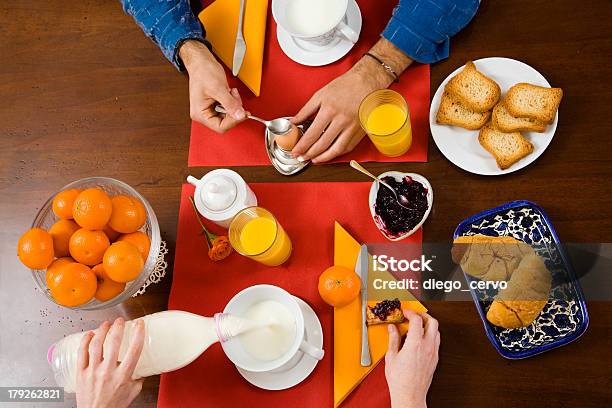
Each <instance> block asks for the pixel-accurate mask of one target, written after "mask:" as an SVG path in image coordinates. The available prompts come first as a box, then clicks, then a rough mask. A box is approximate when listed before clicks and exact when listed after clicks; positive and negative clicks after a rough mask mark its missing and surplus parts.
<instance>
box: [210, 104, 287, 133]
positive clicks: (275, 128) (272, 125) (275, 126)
mask: <svg viewBox="0 0 612 408" xmlns="http://www.w3.org/2000/svg"><path fill="white" fill-rule="evenodd" d="M215 111H216V112H218V113H223V114H224V115H227V112H226V110H225V108H224V107H223V106H221V105H217V106H215ZM247 118H249V119H253V120H256V121H258V122H260V123H263V124H264V125H265V126H266V127H267V128H268V129H269V130H270V132H272V133H274V134H275V135H282V134H285V133H287V132H288V131H289V129H291V122H289V119H285V118H278V119H274V120H263V119H261V118H258V117H257V116H253V115H247Z"/></svg>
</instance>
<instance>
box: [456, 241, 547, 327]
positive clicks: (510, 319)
mask: <svg viewBox="0 0 612 408" xmlns="http://www.w3.org/2000/svg"><path fill="white" fill-rule="evenodd" d="M452 259H453V261H454V262H455V263H458V264H459V265H461V268H462V269H463V271H464V272H465V273H467V274H468V275H471V276H474V277H475V278H479V279H482V280H487V281H506V282H507V287H506V288H505V289H502V290H500V291H499V293H498V294H497V296H496V297H495V300H494V301H493V302H492V303H491V306H490V307H489V310H488V311H487V320H488V321H489V322H491V323H492V324H494V325H496V326H499V327H503V328H506V329H513V328H517V327H525V326H529V325H530V324H531V323H533V321H534V320H535V319H536V318H537V317H538V315H539V314H540V312H541V311H542V309H543V308H544V306H546V303H547V302H548V296H549V293H550V289H551V275H550V272H549V271H548V269H547V268H546V265H545V264H544V261H543V260H542V258H541V257H540V256H538V255H537V254H536V253H535V251H534V250H533V248H531V246H529V245H527V244H526V243H524V242H521V241H518V240H516V239H514V238H512V237H488V236H485V235H474V236H468V237H459V238H457V239H456V240H455V242H454V245H453V249H452Z"/></svg>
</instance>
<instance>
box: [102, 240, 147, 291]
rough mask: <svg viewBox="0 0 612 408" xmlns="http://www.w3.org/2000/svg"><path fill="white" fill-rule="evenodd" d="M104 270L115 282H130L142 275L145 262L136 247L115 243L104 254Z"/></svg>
mask: <svg viewBox="0 0 612 408" xmlns="http://www.w3.org/2000/svg"><path fill="white" fill-rule="evenodd" d="M103 263H104V270H105V271H106V273H107V274H108V276H109V277H110V278H111V279H112V280H114V281H115V282H128V281H131V280H134V279H136V278H137V277H138V275H139V274H140V271H141V270H142V267H143V265H144V261H143V260H142V256H141V255H140V251H138V248H136V245H134V244H132V243H129V242H126V241H120V242H115V243H114V244H113V245H111V246H110V248H108V249H107V250H106V252H105V253H104V261H103Z"/></svg>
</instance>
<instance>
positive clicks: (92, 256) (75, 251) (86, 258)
mask: <svg viewBox="0 0 612 408" xmlns="http://www.w3.org/2000/svg"><path fill="white" fill-rule="evenodd" d="M109 246H110V242H109V241H108V237H107V236H106V234H105V233H104V232H102V231H90V230H86V229H85V228H81V229H80V230H78V231H77V232H75V233H74V234H72V236H71V237H70V246H69V247H70V256H72V257H73V258H74V260H75V261H77V262H80V263H82V264H85V265H97V264H99V263H100V262H102V257H103V256H104V251H106V250H107V249H108V247H109Z"/></svg>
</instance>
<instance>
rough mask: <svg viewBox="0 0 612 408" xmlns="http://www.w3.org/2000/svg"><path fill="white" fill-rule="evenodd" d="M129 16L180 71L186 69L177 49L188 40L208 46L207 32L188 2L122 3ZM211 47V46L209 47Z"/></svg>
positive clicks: (147, 0)
mask: <svg viewBox="0 0 612 408" xmlns="http://www.w3.org/2000/svg"><path fill="white" fill-rule="evenodd" d="M119 1H120V2H121V4H122V5H123V9H124V10H125V12H126V13H127V14H129V15H130V16H132V17H133V18H134V20H136V22H137V23H138V25H139V26H140V28H142V31H143V32H144V33H145V35H146V36H147V37H149V38H151V40H153V42H154V43H155V44H157V45H158V46H159V48H160V49H161V51H162V53H163V54H164V56H165V57H166V58H168V60H170V62H172V63H173V64H174V66H176V67H177V68H178V69H181V70H182V69H183V68H184V67H183V66H182V62H181V60H180V58H179V56H178V49H179V47H180V45H181V44H182V43H183V42H184V41H185V40H191V39H193V40H199V41H202V42H204V43H205V44H206V41H205V40H204V36H205V34H206V32H205V31H204V28H203V27H202V25H201V24H200V21H199V20H198V19H197V18H196V17H195V16H194V15H193V12H192V11H191V7H190V6H189V0H119ZM207 45H208V44H207Z"/></svg>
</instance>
